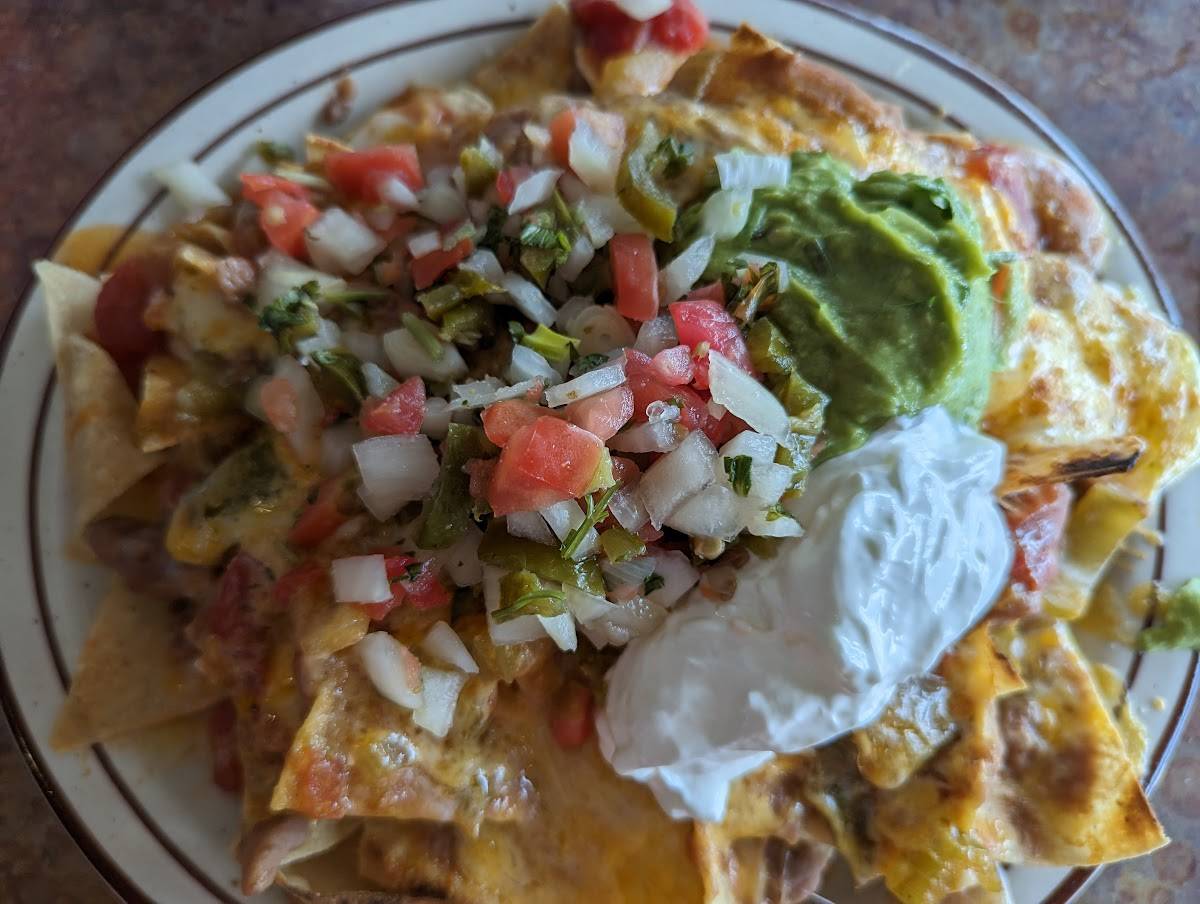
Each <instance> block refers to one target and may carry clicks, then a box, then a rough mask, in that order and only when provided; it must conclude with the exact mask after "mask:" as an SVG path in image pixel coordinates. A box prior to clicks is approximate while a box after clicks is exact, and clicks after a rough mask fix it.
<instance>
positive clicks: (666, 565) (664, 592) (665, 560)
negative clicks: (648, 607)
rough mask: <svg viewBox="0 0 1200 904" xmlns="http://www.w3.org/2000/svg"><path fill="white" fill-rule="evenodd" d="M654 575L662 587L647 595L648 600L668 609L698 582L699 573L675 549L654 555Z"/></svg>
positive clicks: (689, 561) (684, 556) (686, 558)
mask: <svg viewBox="0 0 1200 904" xmlns="http://www.w3.org/2000/svg"><path fill="white" fill-rule="evenodd" d="M654 573H655V574H657V575H658V576H659V577H660V578H662V579H663V585H662V586H661V587H659V588H658V589H657V590H655V591H654V592H653V593H650V594H648V598H649V599H650V600H652V601H654V602H656V603H658V604H659V605H660V606H665V607H666V608H668V609H670V608H671V607H672V606H674V605H675V604H676V603H677V602H679V600H681V599H682V598H683V596H684V594H686V593H687V592H688V591H689V590H691V589H692V588H693V587H695V586H696V583H697V582H698V581H699V580H700V572H698V571H697V570H696V569H695V567H694V566H693V565H692V563H691V560H690V559H688V557H687V556H686V555H684V554H683V553H681V552H680V551H679V550H677V549H669V550H666V551H664V552H656V553H654Z"/></svg>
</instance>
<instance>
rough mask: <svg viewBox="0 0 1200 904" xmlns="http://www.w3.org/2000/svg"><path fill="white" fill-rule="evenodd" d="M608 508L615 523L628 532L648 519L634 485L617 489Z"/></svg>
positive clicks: (639, 527)
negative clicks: (615, 520)
mask: <svg viewBox="0 0 1200 904" xmlns="http://www.w3.org/2000/svg"><path fill="white" fill-rule="evenodd" d="M618 451H620V450H618ZM664 451H666V450H664ZM608 510H609V511H610V512H612V515H613V517H614V518H616V519H617V524H619V525H621V527H623V528H625V530H627V531H629V532H630V533H637V532H638V531H639V530H641V529H642V527H643V526H644V525H645V523H646V522H647V521H649V520H650V515H649V514H648V513H647V512H646V507H645V506H644V505H642V501H641V500H640V499H638V498H637V490H636V486H629V485H625V486H623V487H621V489H619V490H617V492H616V493H615V494H614V495H613V498H612V501H611V502H610V503H609V504H608Z"/></svg>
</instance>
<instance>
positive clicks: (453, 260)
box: [412, 238, 475, 289]
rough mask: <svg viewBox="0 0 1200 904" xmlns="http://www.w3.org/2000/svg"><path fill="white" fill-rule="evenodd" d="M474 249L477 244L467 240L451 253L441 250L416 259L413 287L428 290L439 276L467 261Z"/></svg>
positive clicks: (451, 250) (414, 261)
mask: <svg viewBox="0 0 1200 904" xmlns="http://www.w3.org/2000/svg"><path fill="white" fill-rule="evenodd" d="M474 248H475V243H474V242H472V241H471V240H470V239H469V238H467V239H463V240H462V241H461V242H459V243H458V244H457V245H455V246H454V247H453V248H451V249H450V250H449V251H446V250H444V249H442V248H439V249H437V250H436V251H430V252H429V253H428V254H423V255H421V256H420V257H418V258H415V259H414V260H413V262H412V278H413V285H414V286H416V287H417V288H418V289H428V288H429V287H430V286H432V285H433V284H434V282H436V281H437V278H438V277H439V276H441V275H442V274H443V273H445V272H446V271H447V270H449V269H450V268H451V267H454V266H457V265H458V264H460V263H461V262H462V261H464V260H466V259H467V258H468V257H469V256H470V254H471V251H472V250H474Z"/></svg>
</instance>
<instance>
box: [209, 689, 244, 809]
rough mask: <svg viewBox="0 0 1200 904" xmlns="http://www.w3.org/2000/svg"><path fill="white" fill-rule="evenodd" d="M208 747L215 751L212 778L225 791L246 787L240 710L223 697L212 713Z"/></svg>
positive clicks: (213, 752) (232, 792)
mask: <svg viewBox="0 0 1200 904" xmlns="http://www.w3.org/2000/svg"><path fill="white" fill-rule="evenodd" d="M208 749H209V752H210V753H211V754H212V779H213V784H215V785H216V786H217V787H218V788H220V789H221V790H222V791H228V792H229V793H230V794H237V793H238V792H239V791H241V790H242V760H241V757H240V756H238V743H237V710H236V709H234V706H233V701H232V700H229V699H225V700H222V701H221V702H220V703H218V704H217V705H216V706H214V707H213V708H212V709H211V710H209V712H208Z"/></svg>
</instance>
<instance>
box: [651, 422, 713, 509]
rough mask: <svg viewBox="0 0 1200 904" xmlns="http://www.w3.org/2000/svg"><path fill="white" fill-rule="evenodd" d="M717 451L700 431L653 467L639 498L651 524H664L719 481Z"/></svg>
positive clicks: (695, 431) (688, 437)
mask: <svg viewBox="0 0 1200 904" xmlns="http://www.w3.org/2000/svg"><path fill="white" fill-rule="evenodd" d="M716 467H717V450H716V449H714V448H713V444H712V443H711V442H709V439H708V437H707V436H705V435H704V433H703V432H702V431H700V430H694V431H693V432H691V433H689V434H688V435H687V437H686V438H685V439H684V440H683V442H681V443H680V444H679V448H677V449H676V450H675V451H674V452H670V453H668V454H666V455H664V456H663V457H662V458H660V459H659V460H658V461H656V462H655V463H654V464H652V465H651V466H650V467H649V469H648V470H647V471H646V473H644V474H643V475H642V479H641V481H640V482H639V483H638V489H637V493H638V498H639V499H641V501H642V505H644V506H645V507H646V512H647V513H648V514H649V515H650V523H651V524H653V525H654V526H655V527H661V526H662V524H663V522H664V521H665V520H666V519H667V518H668V517H669V516H670V515H671V513H672V512H673V511H675V509H677V508H679V506H681V505H682V504H683V503H684V501H685V500H686V499H688V498H689V497H691V496H694V495H695V494H696V493H699V492H700V491H701V490H703V489H704V488H705V487H707V486H709V485H710V484H711V483H712V482H713V481H715V480H716V479H717V473H716Z"/></svg>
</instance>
